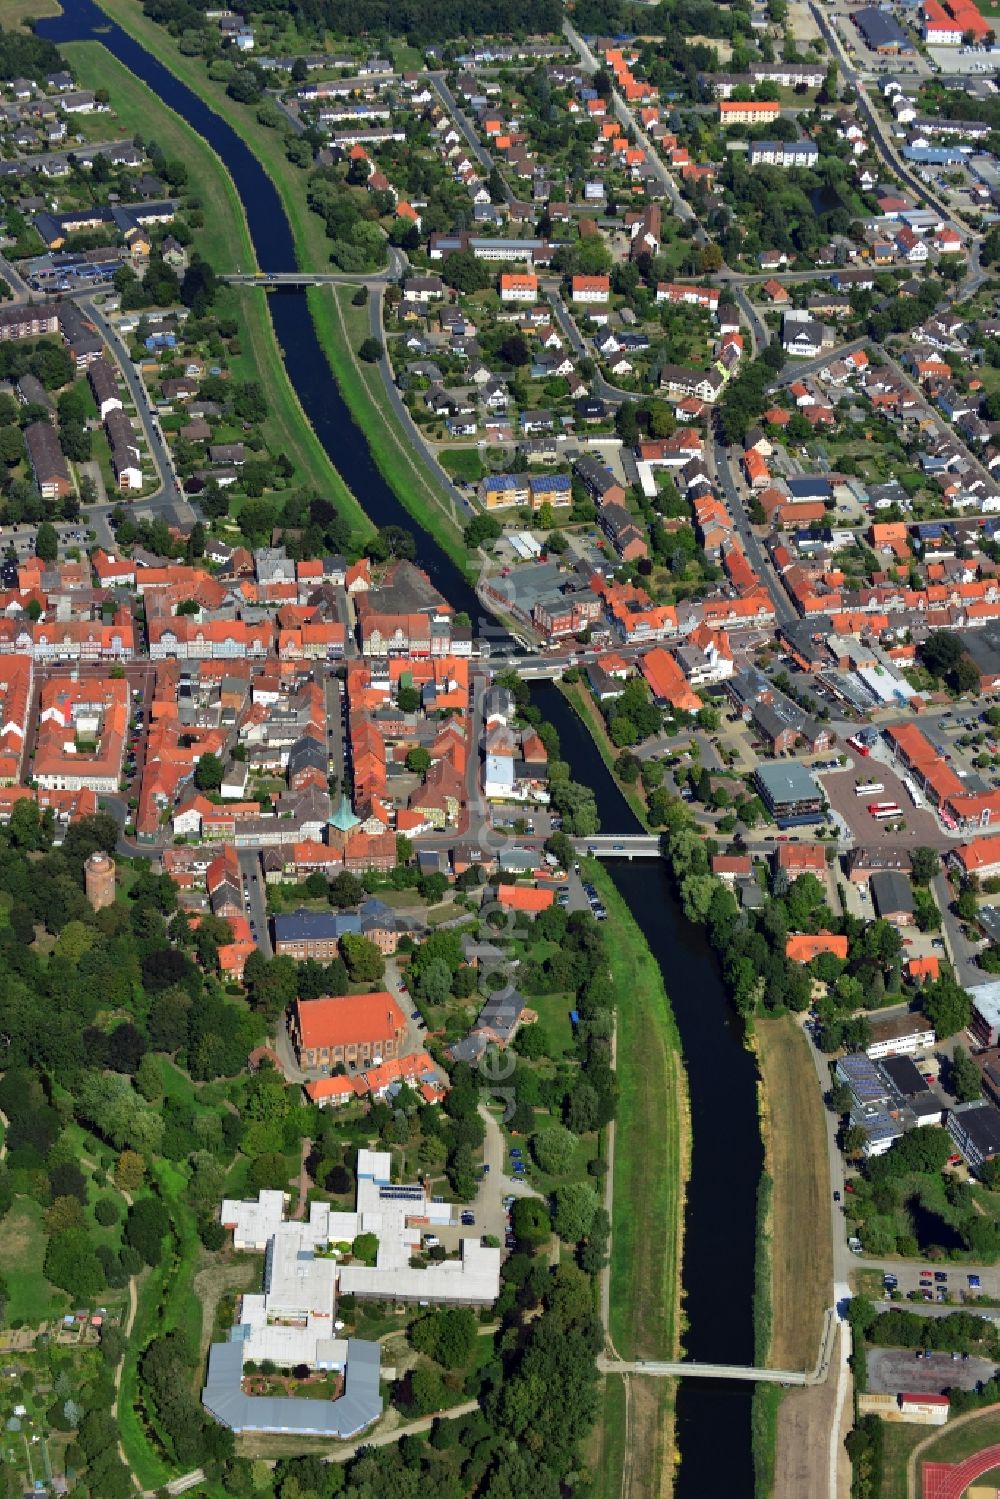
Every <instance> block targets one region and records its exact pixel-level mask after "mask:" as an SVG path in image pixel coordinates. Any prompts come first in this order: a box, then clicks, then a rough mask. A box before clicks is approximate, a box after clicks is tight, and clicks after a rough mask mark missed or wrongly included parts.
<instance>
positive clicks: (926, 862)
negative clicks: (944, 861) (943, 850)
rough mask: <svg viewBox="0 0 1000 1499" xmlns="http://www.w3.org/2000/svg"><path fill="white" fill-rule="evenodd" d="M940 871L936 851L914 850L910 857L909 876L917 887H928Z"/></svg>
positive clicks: (939, 862)
mask: <svg viewBox="0 0 1000 1499" xmlns="http://www.w3.org/2000/svg"><path fill="white" fill-rule="evenodd" d="M940 869H941V860H940V858H939V857H938V852H937V849H934V848H915V849H914V850H913V852H912V854H911V855H910V874H911V875H912V877H913V880H914V882H915V883H916V884H918V885H929V884H930V882H931V880H932V879H933V878H934V876H935V875H936V874H938V873H939V872H940Z"/></svg>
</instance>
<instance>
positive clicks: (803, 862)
mask: <svg viewBox="0 0 1000 1499" xmlns="http://www.w3.org/2000/svg"><path fill="white" fill-rule="evenodd" d="M777 860H778V868H779V869H782V870H784V872H785V874H787V875H788V876H789V877H790V878H791V879H793V880H794V879H795V878H796V877H797V876H798V875H800V874H815V875H818V876H822V875H824V874H825V873H826V846H825V845H824V844H822V843H782V844H779V845H778V855H777Z"/></svg>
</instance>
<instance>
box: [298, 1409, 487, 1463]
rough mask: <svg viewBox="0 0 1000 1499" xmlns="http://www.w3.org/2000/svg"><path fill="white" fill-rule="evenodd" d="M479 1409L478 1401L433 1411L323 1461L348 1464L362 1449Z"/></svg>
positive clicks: (409, 1435) (363, 1439) (413, 1433)
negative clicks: (439, 1420)
mask: <svg viewBox="0 0 1000 1499" xmlns="http://www.w3.org/2000/svg"><path fill="white" fill-rule="evenodd" d="M478 1409H479V1401H478V1400H464V1401H463V1402H462V1404H461V1405H453V1406H452V1407H451V1409H450V1410H446V1411H434V1412H433V1414H431V1415H429V1416H421V1417H420V1420H419V1421H410V1422H408V1423H407V1425H406V1426H396V1427H394V1428H393V1430H392V1431H380V1432H377V1433H376V1434H375V1436H371V1437H362V1438H361V1440H360V1441H359V1442H355V1443H354V1444H353V1445H352V1446H350V1447H345V1448H343V1449H342V1451H340V1452H331V1453H330V1455H329V1457H327V1458H325V1459H324V1461H325V1462H328V1463H348V1462H350V1460H351V1458H352V1457H356V1456H357V1454H358V1453H359V1452H360V1451H361V1449H362V1448H363V1447H388V1446H389V1445H390V1444H391V1443H394V1442H398V1441H399V1440H400V1438H401V1437H413V1436H419V1435H420V1433H421V1432H425V1431H430V1429H431V1427H432V1426H433V1425H434V1422H435V1421H436V1420H438V1418H439V1417H440V1419H441V1420H442V1421H454V1420H456V1419H457V1418H458V1417H459V1416H468V1415H471V1413H472V1412H473V1411H477V1410H478Z"/></svg>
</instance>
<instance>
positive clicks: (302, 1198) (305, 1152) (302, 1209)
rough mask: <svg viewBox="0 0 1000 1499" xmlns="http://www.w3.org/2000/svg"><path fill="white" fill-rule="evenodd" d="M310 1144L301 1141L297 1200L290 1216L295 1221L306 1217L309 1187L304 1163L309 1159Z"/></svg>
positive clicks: (307, 1173)
mask: <svg viewBox="0 0 1000 1499" xmlns="http://www.w3.org/2000/svg"><path fill="white" fill-rule="evenodd" d="M312 1143H313V1142H312V1141H311V1140H303V1141H302V1153H301V1155H300V1157H299V1200H298V1202H297V1203H296V1204H295V1211H294V1213H293V1214H292V1217H293V1218H296V1219H298V1218H304V1217H305V1215H306V1205H307V1204H306V1194H307V1192H308V1191H309V1187H310V1180H309V1172H308V1170H307V1169H306V1162H307V1161H308V1159H309V1152H310V1151H311V1150H312Z"/></svg>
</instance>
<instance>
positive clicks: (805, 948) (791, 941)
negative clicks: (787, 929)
mask: <svg viewBox="0 0 1000 1499" xmlns="http://www.w3.org/2000/svg"><path fill="white" fill-rule="evenodd" d="M825 952H828V953H832V954H833V956H834V957H835V958H844V959H846V957H847V938H846V937H835V936H834V934H833V933H832V932H816V933H815V934H813V935H810V934H809V933H808V932H795V933H793V934H792V935H791V936H790V937H789V938H788V939H787V941H786V942H785V957H786V958H791V960H792V962H793V963H811V962H812V960H813V958H818V957H819V955H820V954H821V953H825Z"/></svg>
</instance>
